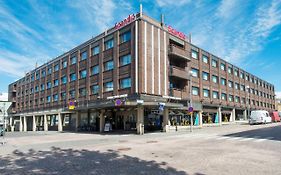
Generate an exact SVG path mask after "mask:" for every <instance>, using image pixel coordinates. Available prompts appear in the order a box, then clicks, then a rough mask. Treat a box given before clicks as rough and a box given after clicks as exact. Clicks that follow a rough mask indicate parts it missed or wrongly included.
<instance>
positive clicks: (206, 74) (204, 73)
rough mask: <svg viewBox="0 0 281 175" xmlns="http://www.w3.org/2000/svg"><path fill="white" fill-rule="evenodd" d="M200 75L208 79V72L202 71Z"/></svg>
mask: <svg viewBox="0 0 281 175" xmlns="http://www.w3.org/2000/svg"><path fill="white" fill-rule="evenodd" d="M202 77H203V80H206V81H208V80H209V73H207V72H203V73H202Z"/></svg>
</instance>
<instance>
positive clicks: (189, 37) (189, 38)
mask: <svg viewBox="0 0 281 175" xmlns="http://www.w3.org/2000/svg"><path fill="white" fill-rule="evenodd" d="M188 40H189V43H191V33H189V36H188Z"/></svg>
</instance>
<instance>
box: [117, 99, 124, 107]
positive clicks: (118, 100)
mask: <svg viewBox="0 0 281 175" xmlns="http://www.w3.org/2000/svg"><path fill="white" fill-rule="evenodd" d="M122 103H123V101H122V100H121V99H116V100H115V106H121V105H122Z"/></svg>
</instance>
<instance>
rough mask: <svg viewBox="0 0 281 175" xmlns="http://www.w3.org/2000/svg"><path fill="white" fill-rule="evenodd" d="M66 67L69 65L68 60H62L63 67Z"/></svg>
mask: <svg viewBox="0 0 281 175" xmlns="http://www.w3.org/2000/svg"><path fill="white" fill-rule="evenodd" d="M66 67H67V61H66V60H65V61H63V62H62V68H66Z"/></svg>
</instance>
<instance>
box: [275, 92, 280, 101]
mask: <svg viewBox="0 0 281 175" xmlns="http://www.w3.org/2000/svg"><path fill="white" fill-rule="evenodd" d="M275 94H276V99H281V91H279V92H275Z"/></svg>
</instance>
